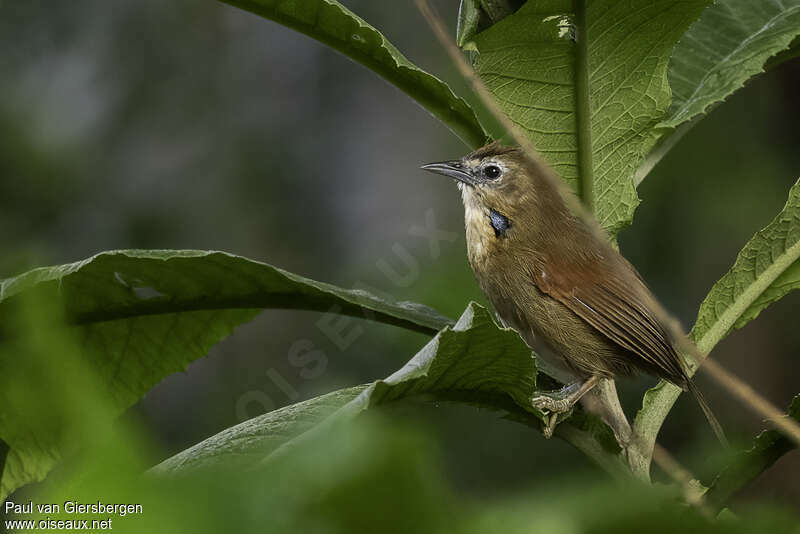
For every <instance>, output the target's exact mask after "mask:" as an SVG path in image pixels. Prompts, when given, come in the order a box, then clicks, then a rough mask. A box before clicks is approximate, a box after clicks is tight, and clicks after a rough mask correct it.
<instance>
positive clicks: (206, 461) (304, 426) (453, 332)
mask: <svg viewBox="0 0 800 534" xmlns="http://www.w3.org/2000/svg"><path fill="white" fill-rule="evenodd" d="M535 387H536V361H535V359H534V357H533V355H532V354H531V351H530V349H529V348H528V347H527V345H525V343H524V342H523V341H522V339H521V338H520V337H519V335H518V334H517V333H516V332H515V331H514V330H511V329H507V328H498V327H497V326H496V325H495V324H494V322H493V321H492V318H491V316H490V315H489V313H488V312H487V311H486V309H484V308H482V307H481V306H479V305H477V304H475V303H471V304H470V305H469V306H468V307H467V309H466V310H465V311H464V313H463V314H462V316H461V318H460V319H459V320H458V322H457V323H456V324H455V326H453V327H452V328H450V327H447V328H445V329H444V330H442V331H441V332H440V333H439V334H437V335H436V337H434V338H433V339H432V340H431V341H430V342H429V343H428V344H427V345H425V347H423V348H422V350H420V351H419V352H418V353H417V354H416V355H415V356H414V357H413V358H412V359H411V360H410V361H409V362H408V363H407V364H406V365H405V366H404V367H403V368H402V369H400V370H399V371H397V372H395V373H394V374H392V375H391V376H389V377H388V378H386V379H384V380H377V381H375V382H373V383H371V384H369V385H365V386H359V387H356V388H350V389H346V390H341V391H336V392H333V393H329V394H327V395H323V396H321V397H317V398H315V399H311V400H309V401H305V402H302V403H299V404H296V405H293V406H287V407H285V408H282V409H280V410H277V411H274V412H271V413H268V414H265V415H262V416H260V417H256V418H254V419H252V420H250V421H246V422H245V423H242V424H240V425H237V426H235V427H232V428H230V429H228V430H225V431H223V432H221V433H220V434H217V435H216V436H213V437H211V438H209V439H207V440H205V441H203V442H201V443H199V444H197V445H195V446H194V447H191V448H190V449H187V450H185V451H183V452H181V453H179V454H178V455H176V456H173V457H172V458H170V459H168V460H165V461H164V462H163V463H161V464H159V465H158V466H156V467H155V468H154V469H153V470H154V472H156V473H161V474H165V473H175V472H180V471H185V470H191V469H196V468H199V467H206V466H210V465H213V464H215V463H217V462H221V461H222V462H225V465H226V466H227V465H229V462H232V463H233V465H241V466H247V465H253V464H254V463H255V461H257V460H259V459H263V458H266V457H268V456H269V455H271V454H277V453H278V452H279V451H280V450H281V448H282V447H284V448H286V447H291V446H292V444H293V443H295V442H296V440H298V439H306V438H305V437H304V436H307V435H309V434H308V433H309V432H321V431H323V430H322V429H326V428H329V427H330V425H334V424H338V423H339V422H341V421H346V420H350V419H352V418H353V417H355V416H356V415H358V414H359V413H361V412H363V411H364V410H366V409H368V408H371V407H375V406H379V405H383V404H386V403H389V402H394V401H398V400H401V399H405V398H408V397H413V396H419V395H434V396H436V397H437V398H441V397H444V398H452V397H458V398H462V399H464V398H466V399H472V400H473V402H474V403H476V404H480V405H484V406H488V407H492V408H503V409H514V407H515V406H516V410H515V412H517V415H519V414H520V413H522V414H525V413H530V417H531V418H533V417H534V415H533V413H532V412H531V411H530V410H532V408H530V397H531V394H532V392H533V391H534V390H535ZM284 450H288V449H284Z"/></svg>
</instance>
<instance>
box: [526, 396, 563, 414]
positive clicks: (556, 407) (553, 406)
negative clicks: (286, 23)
mask: <svg viewBox="0 0 800 534" xmlns="http://www.w3.org/2000/svg"><path fill="white" fill-rule="evenodd" d="M531 404H532V405H533V407H534V408H536V409H537V410H539V411H540V412H549V413H553V414H560V413H565V412H568V411H569V410H570V409H571V408H572V404H570V402H569V399H557V398H553V397H550V396H547V395H538V396H536V397H533V398H532V399H531Z"/></svg>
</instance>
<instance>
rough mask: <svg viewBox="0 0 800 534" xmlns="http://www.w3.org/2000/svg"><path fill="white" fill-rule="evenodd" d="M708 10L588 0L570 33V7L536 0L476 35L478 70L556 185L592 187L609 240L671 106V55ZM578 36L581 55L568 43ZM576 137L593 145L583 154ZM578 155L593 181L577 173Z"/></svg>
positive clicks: (671, 1)
mask: <svg viewBox="0 0 800 534" xmlns="http://www.w3.org/2000/svg"><path fill="white" fill-rule="evenodd" d="M708 3H709V2H708V0H656V1H654V0H632V1H629V2H619V1H617V0H595V1H593V2H590V3H589V4H588V8H587V11H586V13H585V18H586V27H585V28H583V27H577V28H576V27H575V26H574V25H575V24H576V16H575V15H576V14H575V13H574V12H573V2H572V0H540V1H536V2H527V3H526V4H525V5H524V6H523V7H522V8H521V9H520V10H519V11H517V12H516V13H515V14H513V15H511V16H509V17H507V18H505V19H503V20H502V21H500V22H499V23H497V24H495V25H494V26H492V27H491V28H489V29H487V30H486V31H484V32H482V33H480V34H478V35H477V36H475V38H474V42H475V44H476V47H477V51H478V55H477V58H476V62H475V68H476V71H477V72H478V74H479V75H480V77H481V78H482V79H483V81H484V82H485V83H486V85H487V86H488V87H489V90H490V91H491V92H492V93H493V94H494V96H495V97H496V98H497V100H498V103H499V104H500V106H501V108H502V109H503V111H505V113H506V114H507V115H508V116H509V118H510V119H511V120H512V121H513V122H514V123H516V124H517V125H518V126H520V127H521V128H522V129H523V130H524V131H525V132H526V133H527V134H528V136H529V138H530V140H531V141H532V142H533V144H534V146H536V148H537V149H538V150H539V151H540V152H541V153H542V155H543V157H544V158H545V159H546V160H547V161H548V162H549V163H550V165H552V166H553V168H554V169H555V170H556V171H557V172H558V173H559V174H560V175H561V176H562V178H564V179H565V180H566V181H567V182H569V183H570V184H571V185H572V186H573V187H574V188H575V189H576V190H580V186H581V185H582V186H583V188H584V189H590V193H591V194H590V195H589V196H590V197H591V198H594V203H593V204H594V211H595V215H596V217H597V218H598V220H599V221H600V223H601V224H602V225H603V226H604V227H605V228H606V229H607V230H608V231H609V232H611V233H612V234H613V233H616V232H617V231H619V230H620V229H621V228H623V227H624V226H626V225H628V224H629V223H630V221H631V219H632V217H633V212H634V209H635V208H636V206H637V204H638V203H639V199H638V197H637V195H636V189H635V187H634V185H633V175H634V172H635V170H636V168H637V167H638V166H639V164H640V162H641V161H642V160H643V158H644V156H645V154H647V152H648V151H649V150H650V148H651V147H652V145H653V143H654V141H655V132H654V131H653V128H654V127H655V126H656V125H657V124H658V123H659V121H660V120H661V119H662V118H663V116H664V113H666V111H667V109H668V107H669V104H670V91H669V86H668V85H667V64H668V60H669V57H670V54H671V52H672V49H673V47H674V46H675V44H676V42H677V41H678V39H679V38H680V36H681V35H682V34H683V32H684V31H685V29H686V28H687V27H688V26H689V24H690V23H691V22H692V21H693V20H695V19H696V18H697V17H698V16H699V14H700V13H701V11H702V9H703V8H704V7H705V6H706V5H708ZM578 4H579V5H580V4H582V2H579V3H578ZM577 20H581V18H580V17H579V18H578V19H577ZM584 36H585V38H586V40H585V41H582V43H584V44H585V45H586V52H587V53H586V57H585V58H584V57H583V55H582V54H580V53H579V52H580V48H579V47H578V46H576V44H575V37H577V38H578V39H582V38H583V37H584ZM581 78H584V79H585V86H586V87H585V88H586V89H588V90H587V91H582V90H581V89H582V87H583V85H584V84H580V83H578V82H580V80H581ZM582 137H583V138H587V139H589V138H590V144H589V145H588V146H586V148H582V144H581V143H579V140H580V139H581V138H582ZM589 147H590V148H589ZM581 150H582V151H583V156H582V157H583V158H586V161H587V162H588V165H586V164H584V165H583V168H584V169H586V168H588V169H589V173H590V174H591V175H592V176H593V179H591V180H586V176H582V174H583V175H586V174H587V173H586V172H582V171H579V162H580V161H581V154H579V151H581ZM586 152H589V153H588V154H586ZM590 178H591V177H590ZM582 196H584V197H586V196H587V195H586V194H583V195H582Z"/></svg>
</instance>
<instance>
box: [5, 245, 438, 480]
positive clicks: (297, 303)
mask: <svg viewBox="0 0 800 534" xmlns="http://www.w3.org/2000/svg"><path fill="white" fill-rule="evenodd" d="M27 299H34V300H36V301H37V302H46V303H47V306H48V308H49V309H51V310H61V311H63V315H64V317H65V319H66V321H67V324H69V325H71V327H70V329H69V330H71V331H72V332H71V333H72V334H73V335H74V337H75V338H76V339H78V340H80V342H79V343H80V344H79V349H80V352H81V357H82V359H83V361H84V363H85V365H86V366H88V368H89V369H90V370H91V371H92V372H93V373H94V374H96V375H97V377H98V379H99V380H100V381H101V382H102V383H103V384H104V385H105V386H106V387H107V389H108V393H109V395H110V396H111V399H112V400H111V403H112V405H113V406H112V411H113V412H114V414H116V415H118V414H120V413H122V411H124V410H125V409H127V408H128V407H130V406H131V405H133V404H134V403H136V402H137V401H138V400H139V399H140V398H141V397H142V395H143V394H144V393H145V392H147V391H148V390H149V389H150V388H152V387H153V386H154V385H156V384H157V383H158V382H160V381H161V380H163V379H164V378H165V377H166V376H169V375H171V374H172V373H175V372H177V371H182V370H184V369H185V368H186V366H187V365H188V364H189V363H190V362H192V361H194V360H196V359H198V358H200V357H201V356H204V355H206V354H207V353H208V351H209V349H210V348H211V347H212V346H213V345H215V344H216V343H217V342H218V341H220V340H221V339H223V338H225V337H226V336H228V335H230V334H231V333H232V332H233V330H234V329H235V328H236V327H237V326H238V325H240V324H243V323H245V322H248V321H250V320H251V319H253V318H254V317H255V316H256V315H257V314H258V313H259V312H260V311H261V309H263V308H286V309H290V308H291V309H307V310H318V311H328V312H331V313H337V314H347V315H352V316H357V317H365V318H368V319H373V320H376V321H381V322H384V323H388V324H394V325H398V326H402V327H405V328H409V329H412V330H416V331H420V332H425V333H430V334H433V333H435V332H436V331H437V330H439V329H441V328H443V327H444V326H446V325H448V324H451V323H452V322H451V321H450V320H449V319H447V318H446V317H444V316H442V315H440V314H438V313H437V312H435V311H434V310H432V309H430V308H427V307H424V306H421V305H417V304H411V303H403V302H400V303H397V302H389V301H385V300H382V299H379V298H377V297H375V296H372V295H370V294H368V293H366V292H364V291H359V290H346V289H341V288H338V287H335V286H332V285H329V284H324V283H321V282H316V281H313V280H309V279H307V278H303V277H301V276H297V275H295V274H291V273H288V272H286V271H283V270H281V269H278V268H275V267H272V266H270V265H267V264H264V263H260V262H256V261H252V260H248V259H246V258H242V257H239V256H234V255H231V254H226V253H222V252H204V251H191V250H184V251H169V250H160V251H159V250H150V251H148V250H140V251H135V250H128V251H115V252H104V253H101V254H98V255H96V256H93V257H91V258H89V259H87V260H84V261H80V262H76V263H72V264H67V265H60V266H56V267H46V268H40V269H35V270H33V271H30V272H27V273H25V274H22V275H20V276H17V277H14V278H9V279H5V280H0V328H2V331H0V341H2V342H3V343H0V349H3V350H2V351H0V397H1V396H2V395H1V393H2V392H4V391H8V390H9V388H11V387H12V386H14V385H13V384H10V383H9V382H10V381H12V380H13V378H12V377H13V376H14V374H13V373H11V372H10V371H14V370H15V369H16V368H17V367H18V364H17V363H16V362H15V361H14V359H15V358H16V356H15V353H16V352H17V351H15V350H11V349H13V347H14V345H13V343H15V341H16V340H17V338H19V337H20V335H21V332H20V330H21V329H20V328H14V325H15V324H18V323H19V320H18V316H19V308H20V307H19V306H18V305H17V304H19V303H21V302H25V301H26V300H27ZM48 321H49V322H48V324H39V323H37V324H36V328H37V329H38V330H41V331H52V330H54V329H53V328H52V327H54V326H57V324H58V321H57V319H56V318H52V317H50V318H48ZM40 322H41V321H40ZM65 350H66V349H65ZM41 352H45V351H41ZM8 410H9V408H8V406H7V405H5V406H4V405H1V404H0V438H2V439H3V440H5V441H6V442H7V443H8V444H9V446H10V447H11V451H12V452H11V454H9V457H8V463H7V465H6V476H5V477H4V478H3V479H2V487H0V495H6V494H7V493H8V492H10V491H12V490H13V489H14V488H16V487H19V486H20V485H22V484H25V483H28V482H31V481H33V480H40V479H41V478H43V477H44V476H45V474H46V473H47V471H49V470H50V469H51V468H52V466H53V465H54V464H55V463H56V462H57V461H58V459H59V457H60V451H59V450H58V447H55V446H54V447H45V448H43V449H42V448H39V447H36V446H33V445H35V444H32V440H30V439H27V438H26V439H22V438H19V439H16V440H15V439H14V435H15V432H17V430H18V426H19V424H20V422H21V420H20V418H23V419H24V417H23V414H22V413H20V412H19V409H18V410H17V411H16V412H11V413H9V412H8ZM22 422H24V421H22ZM39 430H41V431H43V432H46V431H47V430H46V428H45V429H39ZM38 441H40V442H42V443H44V442H46V441H47V440H46V439H44V436H40V439H39V440H38ZM10 471H11V472H13V473H14V476H13V477H11V478H9V477H8V473H9V472H10Z"/></svg>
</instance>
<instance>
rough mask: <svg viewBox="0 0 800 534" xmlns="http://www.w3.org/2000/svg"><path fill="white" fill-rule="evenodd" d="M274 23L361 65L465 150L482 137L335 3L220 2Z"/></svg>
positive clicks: (439, 90)
mask: <svg viewBox="0 0 800 534" xmlns="http://www.w3.org/2000/svg"><path fill="white" fill-rule="evenodd" d="M222 1H223V2H225V3H227V4H230V5H233V6H236V7H239V8H241V9H244V10H247V11H250V12H252V13H255V14H257V15H260V16H262V17H264V18H267V19H270V20H274V21H275V22H278V23H279V24H283V25H284V26H288V27H289V28H292V29H293V30H296V31H298V32H300V33H304V34H306V35H308V36H309V37H312V38H314V39H316V40H317V41H320V42H321V43H324V44H326V45H328V46H330V47H331V48H334V49H336V50H338V51H339V52H341V53H342V54H344V55H346V56H347V57H349V58H351V59H353V60H355V61H357V62H359V63H361V64H362V65H364V66H365V67H367V68H369V69H371V70H372V71H374V72H375V73H377V74H378V75H380V76H382V77H383V78H384V79H386V80H387V81H388V82H389V83H391V84H393V85H395V86H396V87H397V88H398V89H400V90H401V91H403V92H405V93H406V94H407V95H409V96H410V97H411V98H413V99H414V100H416V101H417V102H418V103H419V104H420V105H421V106H422V107H423V108H425V109H426V110H428V111H429V112H430V113H431V114H433V115H434V116H435V117H436V118H438V119H439V120H440V121H442V122H443V123H444V124H445V125H447V126H448V127H449V128H450V129H451V130H452V131H453V133H455V134H456V135H457V136H458V137H460V138H461V139H462V140H463V141H464V142H465V143H466V144H467V145H469V146H472V147H478V146H481V145H483V144H484V143H485V142H486V139H487V135H486V132H484V130H483V127H482V126H481V124H480V123H479V122H478V118H477V117H476V116H475V113H474V112H473V111H472V108H470V106H469V105H468V104H467V103H466V102H465V101H464V100H463V99H461V98H459V97H457V96H456V95H454V94H453V91H451V90H450V88H449V87H448V86H447V84H445V83H444V82H443V81H442V80H440V79H439V78H436V77H435V76H432V75H431V74H428V73H427V72H425V71H423V70H421V69H420V68H419V67H417V66H416V65H414V64H413V63H411V62H410V61H409V60H408V59H406V58H405V56H403V54H401V53H400V52H399V51H398V50H397V49H396V48H395V47H394V45H392V44H391V43H390V42H389V41H387V40H386V38H385V37H384V36H383V35H382V34H381V33H380V32H379V31H378V30H376V29H375V28H373V27H372V26H370V25H369V24H368V23H367V22H366V21H364V20H363V19H361V18H360V17H358V16H357V15H356V14H355V13H353V12H351V11H350V10H348V9H347V8H346V7H344V6H343V5H342V4H340V3H339V2H336V1H335V0H222Z"/></svg>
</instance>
